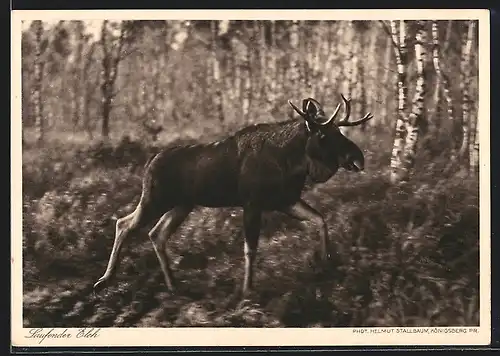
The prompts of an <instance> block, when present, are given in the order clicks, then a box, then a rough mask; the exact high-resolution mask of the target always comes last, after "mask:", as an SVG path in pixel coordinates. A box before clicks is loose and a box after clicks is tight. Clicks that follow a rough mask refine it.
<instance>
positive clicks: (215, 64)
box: [210, 20, 224, 122]
mask: <svg viewBox="0 0 500 356" xmlns="http://www.w3.org/2000/svg"><path fill="white" fill-rule="evenodd" d="M218 27H219V26H218V21H217V20H211V21H210V28H211V31H212V41H211V57H212V75H213V78H212V79H213V83H212V86H213V91H214V93H213V100H214V109H215V110H214V111H215V115H216V117H217V118H218V119H219V121H220V122H223V121H224V107H223V105H224V102H223V97H222V88H221V80H220V76H221V75H220V64H219V59H218V58H217V34H218V31H219V28H218Z"/></svg>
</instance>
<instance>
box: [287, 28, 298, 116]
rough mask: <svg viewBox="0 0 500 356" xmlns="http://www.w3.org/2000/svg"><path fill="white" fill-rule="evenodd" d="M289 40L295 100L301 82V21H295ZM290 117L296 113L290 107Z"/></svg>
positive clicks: (292, 86) (291, 82) (290, 78)
mask: <svg viewBox="0 0 500 356" xmlns="http://www.w3.org/2000/svg"><path fill="white" fill-rule="evenodd" d="M289 39H290V64H289V65H290V67H289V68H290V69H289V73H288V76H289V83H290V87H291V88H292V89H291V91H290V93H291V96H292V97H293V98H298V97H299V89H298V87H299V85H300V84H299V80H300V70H299V59H298V55H299V51H298V49H299V21H297V20H293V21H292V24H291V26H290V29H289ZM288 110H289V111H288V112H289V116H290V117H293V116H294V115H295V111H294V110H293V109H292V108H291V107H290V108H289V109H288Z"/></svg>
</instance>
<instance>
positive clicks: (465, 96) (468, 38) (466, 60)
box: [458, 20, 476, 163]
mask: <svg viewBox="0 0 500 356" xmlns="http://www.w3.org/2000/svg"><path fill="white" fill-rule="evenodd" d="M475 25H476V22H475V21H474V20H471V21H468V28H467V32H466V33H465V36H464V41H463V44H462V62H461V74H462V75H461V77H462V78H461V80H460V84H461V85H460V86H461V89H462V133H463V136H462V146H461V147H460V151H459V154H458V156H459V157H460V158H461V159H463V160H464V161H465V162H466V163H467V161H468V158H469V157H468V153H469V152H468V150H469V141H470V139H471V137H470V136H471V135H470V133H471V132H475V130H474V127H473V124H474V123H473V120H471V115H470V104H471V100H470V93H469V87H470V82H471V81H470V79H471V75H472V67H471V63H470V62H471V52H472V43H473V41H474V30H475Z"/></svg>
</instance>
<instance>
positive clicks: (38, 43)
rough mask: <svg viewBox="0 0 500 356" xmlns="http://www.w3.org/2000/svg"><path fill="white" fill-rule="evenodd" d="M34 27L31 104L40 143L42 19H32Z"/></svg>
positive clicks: (39, 142) (42, 126)
mask: <svg viewBox="0 0 500 356" xmlns="http://www.w3.org/2000/svg"><path fill="white" fill-rule="evenodd" d="M34 25H35V26H36V27H35V59H34V68H35V70H34V72H35V73H34V82H33V97H32V98H33V99H32V100H33V106H34V109H35V110H34V111H35V112H34V114H35V130H36V135H35V136H36V142H37V144H41V143H42V142H43V140H44V133H45V132H44V123H45V118H44V116H43V101H42V97H41V93H42V81H43V66H44V63H43V61H42V36H43V24H42V21H40V20H36V21H34Z"/></svg>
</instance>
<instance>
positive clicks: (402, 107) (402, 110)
mask: <svg viewBox="0 0 500 356" xmlns="http://www.w3.org/2000/svg"><path fill="white" fill-rule="evenodd" d="M391 36H392V39H393V42H394V44H395V45H396V46H397V47H396V50H395V51H396V52H395V53H396V63H397V67H398V118H397V120H396V132H395V137H394V145H393V148H392V155H391V181H392V182H393V183H396V182H398V181H399V180H400V176H401V173H404V166H403V160H402V157H401V156H402V154H403V149H404V140H405V133H406V104H407V96H408V87H407V85H406V79H407V66H408V49H407V45H406V22H405V21H404V20H401V21H399V38H398V29H397V23H396V21H391Z"/></svg>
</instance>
